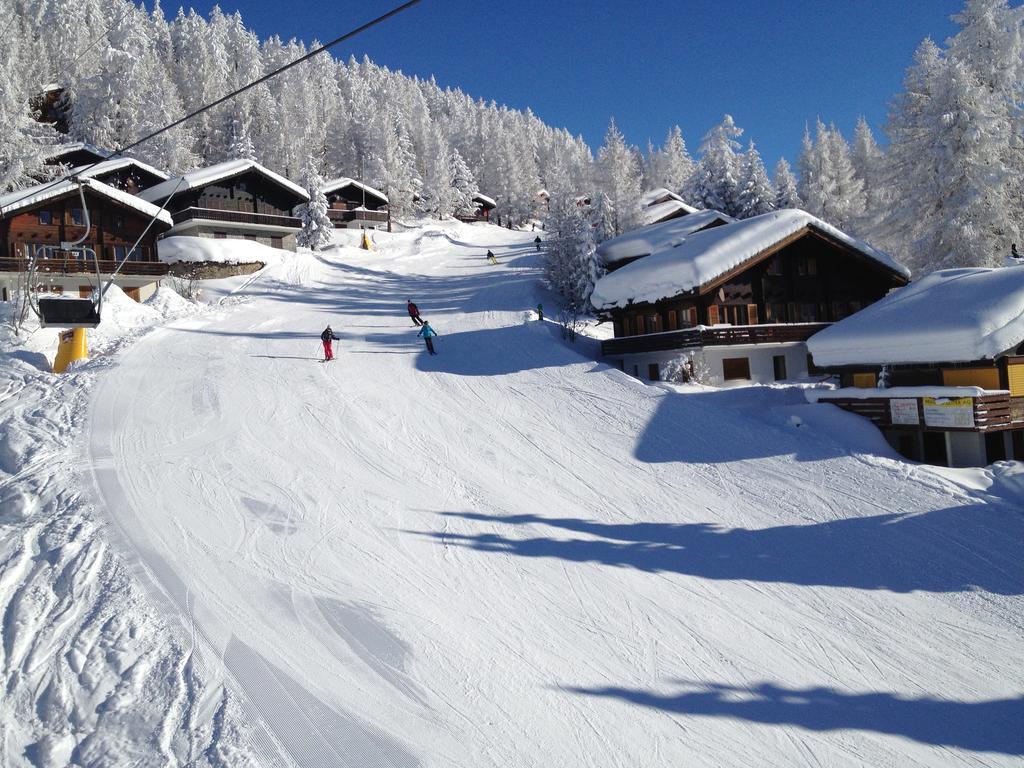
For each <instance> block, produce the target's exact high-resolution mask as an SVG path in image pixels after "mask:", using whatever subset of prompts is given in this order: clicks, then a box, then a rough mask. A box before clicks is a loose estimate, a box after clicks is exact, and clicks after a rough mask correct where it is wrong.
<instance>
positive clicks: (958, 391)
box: [804, 387, 1010, 403]
mask: <svg viewBox="0 0 1024 768" xmlns="http://www.w3.org/2000/svg"><path fill="white" fill-rule="evenodd" d="M1009 394H1010V391H1009V390H1007V389H982V388H981V387H888V388H887V389H879V388H878V387H841V388H839V389H808V390H806V391H805V392H804V396H805V397H806V398H807V400H808V402H811V403H817V402H818V401H820V400H870V399H872V398H880V397H884V398H892V397H957V398H958V397H984V396H986V395H1009Z"/></svg>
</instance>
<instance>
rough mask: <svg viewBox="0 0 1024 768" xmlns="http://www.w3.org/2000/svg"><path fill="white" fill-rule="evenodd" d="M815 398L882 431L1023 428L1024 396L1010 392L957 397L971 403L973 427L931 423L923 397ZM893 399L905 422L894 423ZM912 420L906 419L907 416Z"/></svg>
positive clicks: (829, 396)
mask: <svg viewBox="0 0 1024 768" xmlns="http://www.w3.org/2000/svg"><path fill="white" fill-rule="evenodd" d="M815 399H816V400H817V401H818V402H820V403H831V404H832V405H834V406H836V407H837V408H842V409H843V410H844V411H849V412H850V413H855V414H857V415H858V416H863V417H864V418H865V419H869V420H870V421H871V423H872V424H874V425H875V426H876V427H878V428H879V429H890V428H892V429H911V430H921V429H941V430H943V431H948V432H997V431H1000V430H1005V429H1020V428H1022V427H1024V397H1013V396H1012V395H1010V393H1009V392H993V393H990V394H984V395H978V396H976V397H964V398H957V400H970V401H971V402H970V405H969V406H963V408H964V409H965V410H967V411H968V412H969V413H970V415H971V417H972V419H973V426H950V425H947V424H937V423H934V421H932V422H931V423H930V421H929V414H928V413H927V412H926V411H925V405H926V403H925V402H924V401H925V398H924V397H906V396H904V395H902V394H894V395H893V396H892V397H865V398H857V397H850V396H849V395H844V394H843V393H842V392H837V393H836V395H835V396H831V395H830V394H829V393H827V392H826V393H819V394H817V395H816V397H815ZM893 400H898V401H899V411H898V412H899V413H902V414H904V418H903V419H902V420H898V421H897V422H894V421H893V413H894V410H895V409H894V407H893V405H892V401H893ZM915 408H916V410H917V419H916V421H917V423H916V424H912V423H907V422H909V421H913V420H914V418H913V412H914V410H915ZM907 413H909V414H910V418H909V419H908V418H906V414H907Z"/></svg>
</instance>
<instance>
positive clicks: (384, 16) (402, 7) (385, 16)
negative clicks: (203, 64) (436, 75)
mask: <svg viewBox="0 0 1024 768" xmlns="http://www.w3.org/2000/svg"><path fill="white" fill-rule="evenodd" d="M420 2H421V0H408V1H407V2H405V3H402V4H401V5H399V6H396V7H395V8H392V9H391V10H390V11H388V12H387V13H384V14H382V15H380V16H378V17H377V18H375V19H371V20H370V21H368V22H366V23H365V24H362V25H360V26H358V27H356V28H355V29H353V30H351V31H350V32H346V33H345V34H344V35H342V36H341V37H337V38H335V39H334V40H331V41H330V42H328V43H324V44H323V45H321V46H320V47H319V48H314V49H313V50H312V51H310V52H309V53H307V54H306V55H305V56H300V57H299V58H297V59H295V60H294V61H290V62H288V63H287V64H284V65H283V66H280V67H278V68H277V69H275V70H274V71H273V72H268V73H267V74H265V75H263V77H260V78H257V79H256V80H253V81H252V82H251V83H249V84H247V85H243V86H242V87H241V88H238V89H236V90H234V91H232V92H231V93H229V94H227V95H225V96H222V97H221V98H219V99H217V100H216V101H212V102H210V103H209V104H207V105H206V106H203V107H200V108H199V109H197V110H195V111H194V112H191V113H189V114H187V115H185V116H184V117H182V118H179V119H178V120H175V121H174V122H173V123H169V124H168V125H165V126H164V127H163V128H158V129H157V130H155V131H153V132H152V133H149V134H147V135H145V136H143V137H142V138H141V139H138V140H136V141H133V142H132V143H131V144H128V145H126V146H123V147H119V148H118V149H116V150H115V151H113V152H111V153H110V155H109V156H107V157H106V158H104V159H103V160H96V161H94V162H92V163H90V164H89V165H87V166H85V167H84V168H81V169H79V170H78V173H80V174H81V173H85V172H86V171H89V170H90V169H92V168H94V167H95V166H97V165H99V164H100V163H102V162H104V161H105V160H110V159H112V158H115V157H118V156H119V155H123V154H124V153H125V152H127V151H128V150H130V149H134V148H135V147H137V146H139V145H140V144H143V143H145V142H147V141H149V140H150V139H153V138H156V137H157V136H159V135H160V134H162V133H166V132H167V131H169V130H171V129H172V128H176V127H178V126H179V125H181V124H182V123H184V122H186V121H188V120H191V119H192V118H194V117H198V116H199V115H201V114H203V113H204V112H207V111H209V110H211V109H213V108H214V107H216V106H218V105H220V104H223V103H224V102H225V101H229V100H230V99H233V98H234V97H235V96H238V95H239V94H241V93H245V92H246V91H248V90H249V89H250V88H255V87H256V86H257V85H260V84H261V83H265V82H267V81H268V80H270V79H271V78H273V77H277V76H278V75H280V74H281V73H282V72H286V71H287V70H289V69H291V68H292V67H296V66H298V65H299V64H302V63H303V62H305V61H309V60H310V59H311V58H313V57H314V56H318V55H319V54H321V53H323V52H324V51H326V50H329V49H331V48H333V47H334V46H336V45H339V44H341V43H343V42H345V41H346V40H351V39H352V38H353V37H355V36H356V35H359V34H361V33H363V32H365V31H366V30H368V29H370V28H371V27H375V26H377V25H378V24H380V23H382V22H384V21H387V20H388V19H390V18H391V17H393V16H397V15H398V14H400V13H402V12H403V11H406V10H408V9H409V8H411V7H413V6H414V5H419V3H420ZM69 178H71V176H70V174H65V175H64V176H61V177H60V178H58V179H54V180H53V181H52V182H50V183H49V184H47V185H46V186H45V187H43V188H42V189H39V190H35V191H34V192H32V193H31V194H26V195H24V196H23V197H19V198H17V199H15V200H13V201H12V202H10V203H8V206H11V205H16V204H17V203H20V202H21V201H22V200H25V199H27V198H28V197H30V196H31V195H36V194H39V193H41V192H45V191H46V190H47V189H50V188H51V187H54V186H56V185H57V184H59V183H60V182H62V181H66V180H67V179H69ZM2 215H3V209H2V208H0V216H2Z"/></svg>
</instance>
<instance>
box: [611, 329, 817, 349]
mask: <svg viewBox="0 0 1024 768" xmlns="http://www.w3.org/2000/svg"><path fill="white" fill-rule="evenodd" d="M829 325H830V323H784V324H783V323H780V324H772V325H715V326H697V327H695V328H683V329H682V330H678V331H662V332H661V333H644V334H640V335H639V336H620V337H618V338H615V339H605V340H604V341H602V342H601V354H602V355H604V356H606V357H607V356H611V355H628V354H634V353H638V352H667V351H669V350H673V349H687V348H691V349H692V348H696V347H718V346H732V345H736V344H779V343H782V342H791V341H807V339H809V338H810V337H811V336H813V335H814V334H816V333H817V332H818V331H820V330H822V329H823V328H827V327H828V326H829Z"/></svg>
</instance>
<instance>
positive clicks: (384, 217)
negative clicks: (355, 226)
mask: <svg viewBox="0 0 1024 768" xmlns="http://www.w3.org/2000/svg"><path fill="white" fill-rule="evenodd" d="M327 218H329V219H330V220H331V221H333V222H334V223H335V225H337V224H347V223H348V222H350V221H357V220H358V221H377V222H380V223H381V224H387V223H388V212H387V211H359V210H346V209H343V208H328V209H327Z"/></svg>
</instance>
